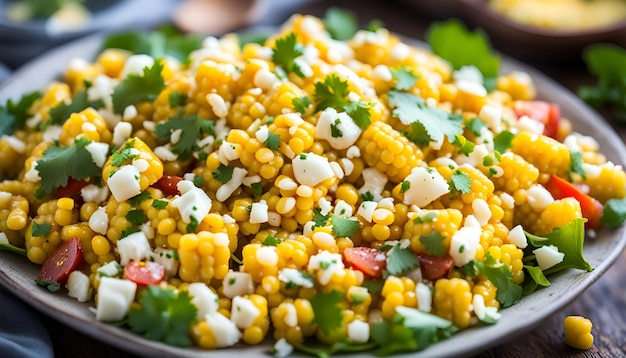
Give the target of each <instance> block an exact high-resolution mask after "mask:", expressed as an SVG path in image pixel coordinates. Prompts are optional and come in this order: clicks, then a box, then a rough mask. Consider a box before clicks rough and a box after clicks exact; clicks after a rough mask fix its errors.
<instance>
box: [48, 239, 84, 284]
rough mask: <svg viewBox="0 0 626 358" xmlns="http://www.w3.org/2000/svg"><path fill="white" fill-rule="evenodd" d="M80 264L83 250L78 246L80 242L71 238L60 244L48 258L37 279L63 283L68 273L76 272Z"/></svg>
mask: <svg viewBox="0 0 626 358" xmlns="http://www.w3.org/2000/svg"><path fill="white" fill-rule="evenodd" d="M82 262H83V249H82V248H81V246H80V240H79V239H78V238H77V237H72V238H70V239H69V240H67V241H66V242H64V243H62V244H61V246H59V247H58V248H57V249H56V250H55V251H54V252H53V253H52V255H50V256H48V258H47V259H46V261H45V262H44V263H43V266H42V267H41V271H40V272H39V276H38V277H37V279H38V280H40V281H49V282H58V283H64V282H65V281H67V278H68V277H69V275H70V273H72V271H74V270H76V268H77V267H78V265H80V264H81V263H82Z"/></svg>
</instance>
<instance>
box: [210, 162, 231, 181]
mask: <svg viewBox="0 0 626 358" xmlns="http://www.w3.org/2000/svg"><path fill="white" fill-rule="evenodd" d="M234 170H235V168H234V167H231V166H228V165H224V164H221V163H220V165H219V167H217V169H215V170H214V171H212V172H211V175H213V179H215V180H219V181H220V182H221V183H222V184H226V183H228V181H229V180H230V179H231V178H232V177H233V171H234Z"/></svg>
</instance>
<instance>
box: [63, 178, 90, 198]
mask: <svg viewBox="0 0 626 358" xmlns="http://www.w3.org/2000/svg"><path fill="white" fill-rule="evenodd" d="M87 184H89V181H86V180H76V179H74V178H72V177H69V178H68V180H67V184H65V186H60V187H57V188H55V189H54V195H56V196H57V197H69V198H74V199H77V197H78V196H80V190H81V189H82V188H84V187H85V186H87Z"/></svg>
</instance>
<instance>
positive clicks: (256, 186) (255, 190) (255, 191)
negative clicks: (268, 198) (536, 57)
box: [250, 181, 263, 197]
mask: <svg viewBox="0 0 626 358" xmlns="http://www.w3.org/2000/svg"><path fill="white" fill-rule="evenodd" d="M250 188H251V189H252V195H253V196H254V197H257V196H261V194H263V184H262V183H261V182H260V181H259V182H256V183H252V184H250Z"/></svg>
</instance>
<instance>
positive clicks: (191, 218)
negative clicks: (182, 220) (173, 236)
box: [185, 215, 199, 233]
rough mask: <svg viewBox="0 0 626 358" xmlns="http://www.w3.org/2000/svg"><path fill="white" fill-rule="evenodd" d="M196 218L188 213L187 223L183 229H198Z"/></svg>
mask: <svg viewBox="0 0 626 358" xmlns="http://www.w3.org/2000/svg"><path fill="white" fill-rule="evenodd" d="M198 224H199V222H198V219H196V217H195V216H193V215H189V224H187V228H186V229H185V230H186V231H187V233H192V232H196V230H198Z"/></svg>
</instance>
